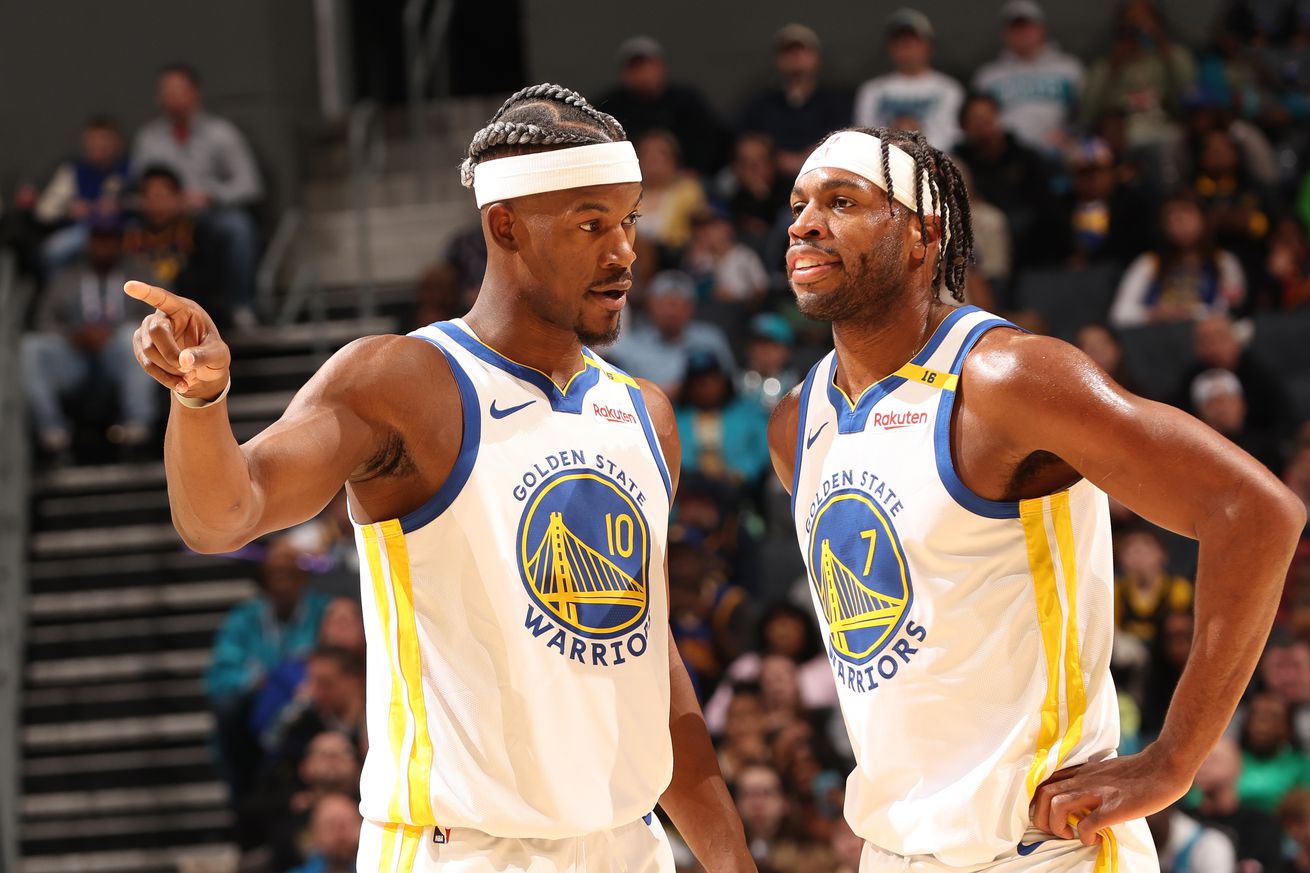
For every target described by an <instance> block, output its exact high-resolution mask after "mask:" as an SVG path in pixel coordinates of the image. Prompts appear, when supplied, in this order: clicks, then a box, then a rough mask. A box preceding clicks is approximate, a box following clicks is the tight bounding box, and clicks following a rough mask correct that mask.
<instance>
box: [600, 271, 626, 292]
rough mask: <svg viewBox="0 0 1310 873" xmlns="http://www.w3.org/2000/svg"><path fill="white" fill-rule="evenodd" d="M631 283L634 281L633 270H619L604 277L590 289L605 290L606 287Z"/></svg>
mask: <svg viewBox="0 0 1310 873" xmlns="http://www.w3.org/2000/svg"><path fill="white" fill-rule="evenodd" d="M631 281H632V271H631V270H628V269H624V270H617V271H615V272H613V273H610V274H609V275H608V276H604V277H602V278H601V279H599V280H597V281H595V282H593V283H592V284H591V286H590V288H603V287H605V286H606V285H613V284H615V283H617V282H631ZM589 290H590V289H589Z"/></svg>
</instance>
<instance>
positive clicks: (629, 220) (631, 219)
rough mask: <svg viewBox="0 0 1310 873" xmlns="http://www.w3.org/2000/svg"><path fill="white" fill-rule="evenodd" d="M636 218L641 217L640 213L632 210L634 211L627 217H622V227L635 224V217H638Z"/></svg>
mask: <svg viewBox="0 0 1310 873" xmlns="http://www.w3.org/2000/svg"><path fill="white" fill-rule="evenodd" d="M638 218H641V213H640V212H634V213H632V214H631V215H629V216H628V217H627V218H625V219H623V226H624V227H633V226H634V225H636V223H637V219H638Z"/></svg>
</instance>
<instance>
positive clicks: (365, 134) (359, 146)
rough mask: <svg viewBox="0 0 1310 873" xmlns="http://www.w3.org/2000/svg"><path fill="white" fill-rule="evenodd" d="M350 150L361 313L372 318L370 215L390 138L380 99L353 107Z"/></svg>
mask: <svg viewBox="0 0 1310 873" xmlns="http://www.w3.org/2000/svg"><path fill="white" fill-rule="evenodd" d="M346 143H347V148H348V151H349V154H350V194H351V200H352V201H353V211H354V214H355V246H356V249H357V251H356V257H357V258H358V271H359V314H360V316H361V317H363V318H371V317H372V316H373V315H374V314H375V313H376V312H377V294H376V290H377V289H376V288H375V287H374V282H373V229H372V226H371V222H370V219H369V206H370V205H371V197H370V194H371V193H372V190H373V183H374V182H375V181H376V180H377V177H378V176H379V175H381V173H382V168H383V166H384V165H385V163H386V139H385V138H384V137H383V135H382V125H381V112H380V111H379V109H378V105H377V103H375V102H373V101H372V100H363V101H361V102H359V103H356V104H355V106H354V108H353V109H351V110H350V123H349V125H348V127H347V131H346Z"/></svg>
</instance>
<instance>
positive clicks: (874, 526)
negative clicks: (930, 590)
mask: <svg viewBox="0 0 1310 873" xmlns="http://www.w3.org/2000/svg"><path fill="white" fill-rule="evenodd" d="M808 563H809V569H810V579H811V581H812V582H813V584H814V591H815V594H816V596H817V597H818V601H819V606H820V609H821V611H822V613H823V617H824V619H825V621H826V623H827V625H828V640H829V643H830V648H831V654H834V655H837V656H839V657H842V658H843V659H845V660H847V661H849V662H852V663H856V664H863V663H865V662H866V661H868V660H870V659H871V658H873V656H875V655H876V654H878V652H880V651H881V650H882V648H883V647H884V646H886V644H887V641H888V640H889V639H890V638H891V636H892V634H893V633H895V631H896V629H897V628H898V627H899V626H900V624H901V622H902V620H903V619H904V618H905V614H906V610H907V607H908V606H909V604H910V601H911V600H912V599H913V594H912V591H911V588H910V580H909V573H908V572H907V570H906V564H905V555H904V553H903V552H902V550H901V545H900V542H899V540H898V539H897V538H896V534H895V531H894V530H893V529H892V527H891V524H890V523H889V522H888V521H887V517H886V516H885V515H884V514H883V512H882V510H881V509H880V508H879V507H878V505H877V504H876V503H874V502H873V501H872V500H870V499H869V498H868V497H867V496H865V495H864V494H862V493H860V492H853V491H845V492H838V493H836V494H834V495H833V496H832V497H831V498H829V499H828V501H827V502H826V503H824V505H823V506H822V507H821V508H820V509H819V512H818V515H817V516H816V518H815V523H814V527H813V529H812V532H811V535H810V554H809V562H808Z"/></svg>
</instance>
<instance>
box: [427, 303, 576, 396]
mask: <svg viewBox="0 0 1310 873" xmlns="http://www.w3.org/2000/svg"><path fill="white" fill-rule="evenodd" d="M432 326H433V327H435V328H436V329H437V330H439V331H441V332H442V333H444V334H445V335H446V336H447V337H449V338H450V339H451V340H453V341H454V342H455V343H457V344H458V345H459V347H460V348H462V349H464V351H466V352H468V353H469V354H471V355H473V356H474V357H476V358H478V359H479V360H482V361H485V362H487V363H488V364H491V365H492V366H493V367H496V368H498V369H501V370H504V371H505V372H506V373H509V374H510V375H511V376H513V377H514V378H516V379H521V380H523V381H524V382H528V383H530V384H532V385H533V386H535V387H536V388H537V390H539V391H541V393H542V394H544V395H546V399H547V400H548V401H549V402H550V408H551V409H553V410H554V411H556V412H567V413H570V414H572V415H579V414H581V412H582V404H583V400H584V399H585V398H586V396H587V392H588V391H590V390H591V389H592V388H594V387H595V385H596V383H597V382H599V381H600V368H599V367H597V366H596V365H595V364H594V363H593V358H592V355H591V354H590V352H589V351H588V350H587V349H585V348H584V349H583V350H582V356H583V361H584V363H583V368H582V370H581V371H580V372H578V373H577V374H576V375H574V377H573V378H572V379H570V380H569V384H568V385H567V386H565V390H563V391H561V390H560V387H559V386H558V385H556V384H555V382H554V381H553V380H552V379H551V378H550V377H549V376H547V375H546V374H545V373H543V372H541V371H540V370H534V369H532V368H531V367H527V366H524V365H523V364H520V363H518V362H516V361H511V360H510V359H509V358H507V357H505V356H504V355H502V354H501V353H500V352H498V351H496V350H495V349H493V348H492V347H491V346H488V345H487V344H485V343H483V342H481V341H479V340H478V339H477V337H474V336H471V335H470V334H469V332H468V331H466V330H462V329H460V327H459V326H458V325H456V324H452V323H451V322H449V321H441V322H437V323H436V324H434V325H432Z"/></svg>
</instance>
